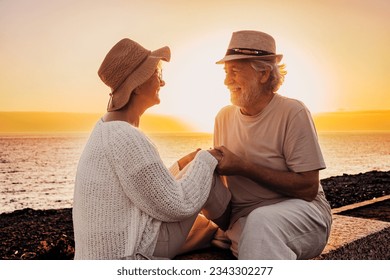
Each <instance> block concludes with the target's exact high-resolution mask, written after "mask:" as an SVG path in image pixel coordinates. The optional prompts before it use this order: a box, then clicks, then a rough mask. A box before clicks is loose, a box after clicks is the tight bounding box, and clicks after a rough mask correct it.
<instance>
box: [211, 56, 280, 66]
mask: <svg viewBox="0 0 390 280" xmlns="http://www.w3.org/2000/svg"><path fill="white" fill-rule="evenodd" d="M274 58H275V59H276V62H277V63H279V62H280V61H281V60H282V58H283V55H282V54H271V55H262V56H258V55H242V54H232V55H226V56H225V57H224V58H222V59H221V60H218V61H217V62H216V64H223V63H225V62H227V61H232V60H246V59H250V60H272V59H274Z"/></svg>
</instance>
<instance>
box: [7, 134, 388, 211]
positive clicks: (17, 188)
mask: <svg viewBox="0 0 390 280" xmlns="http://www.w3.org/2000/svg"><path fill="white" fill-rule="evenodd" d="M149 136H150V138H151V139H152V140H153V141H154V142H155V144H156V146H157V147H158V149H159V152H160V155H161V157H162V158H163V160H164V163H165V164H166V165H167V166H168V165H171V164H172V163H173V162H174V161H175V160H176V159H178V158H180V157H181V156H183V155H185V154H187V153H189V152H191V151H193V150H195V149H196V148H202V149H208V148H210V147H211V146H212V135H210V134H151V135H149ZM87 137H88V135H85V134H84V135H81V134H79V135H40V136H36V135H35V136H20V135H18V136H15V135H14V136H0V213H1V212H9V211H13V210H16V209H22V208H26V207H30V208H34V209H50V208H62V207H71V206H72V197H73V183H74V177H75V174H76V168H77V162H78V159H79V156H80V154H81V152H82V149H83V147H84V145H85V143H86V141H87ZM319 139H320V144H321V148H322V152H323V154H324V157H325V161H326V163H327V166H328V168H327V169H326V170H323V171H321V178H326V177H330V176H334V175H342V174H343V173H348V174H356V173H359V172H366V171H370V170H382V171H387V170H390V132H389V133H322V134H320V135H319Z"/></svg>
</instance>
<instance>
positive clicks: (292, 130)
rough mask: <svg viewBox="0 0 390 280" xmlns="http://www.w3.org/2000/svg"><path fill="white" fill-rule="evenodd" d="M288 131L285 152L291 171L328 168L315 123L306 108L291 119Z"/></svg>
mask: <svg viewBox="0 0 390 280" xmlns="http://www.w3.org/2000/svg"><path fill="white" fill-rule="evenodd" d="M286 129H287V131H286V139H285V145H284V151H283V152H284V155H285V158H286V163H287V166H288V168H289V169H290V170H292V171H294V172H305V171H312V170H320V169H324V168H326V165H325V162H324V159H323V156H322V152H321V148H320V145H319V143H318V137H317V132H316V129H315V126H314V122H313V120H312V117H311V115H310V112H309V111H308V110H307V109H306V108H302V109H301V110H299V111H298V112H297V113H296V114H295V115H294V116H293V117H292V118H291V120H290V121H289V122H288V125H287V128H286Z"/></svg>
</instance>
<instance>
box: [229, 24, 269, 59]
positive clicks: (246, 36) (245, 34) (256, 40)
mask: <svg viewBox="0 0 390 280" xmlns="http://www.w3.org/2000/svg"><path fill="white" fill-rule="evenodd" d="M228 48H229V49H235V48H238V49H254V50H261V51H266V52H269V53H273V54H275V53H276V44H275V40H274V38H273V37H272V36H270V35H268V34H267V33H264V32H260V31H252V30H242V31H237V32H233V35H232V38H231V40H230V43H229V47H228Z"/></svg>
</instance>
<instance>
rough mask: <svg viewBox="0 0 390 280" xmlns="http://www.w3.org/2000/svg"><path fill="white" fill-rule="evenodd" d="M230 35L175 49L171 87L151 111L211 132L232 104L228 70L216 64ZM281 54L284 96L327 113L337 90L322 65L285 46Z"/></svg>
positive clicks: (167, 67) (167, 69) (169, 69)
mask: <svg viewBox="0 0 390 280" xmlns="http://www.w3.org/2000/svg"><path fill="white" fill-rule="evenodd" d="M230 35H231V34H230V33H226V34H224V35H223V36H222V35H217V34H210V36H207V37H206V36H204V37H203V38H197V40H196V41H189V42H187V43H185V44H181V45H178V46H176V47H173V48H172V60H171V62H170V63H165V64H164V65H163V68H164V79H165V81H166V85H165V87H164V88H162V89H161V91H160V98H161V104H160V105H159V106H156V107H154V108H152V109H151V110H150V111H151V112H153V113H164V114H166V113H167V112H169V114H170V115H172V116H178V117H179V118H182V119H185V120H187V121H189V122H190V123H192V124H193V126H194V128H195V129H197V130H198V131H203V132H212V130H213V125H214V118H215V116H216V114H217V113H218V111H219V110H220V109H221V108H222V107H224V106H226V105H228V104H230V93H229V91H228V89H227V88H226V86H225V85H224V78H225V73H224V70H223V66H222V65H217V64H215V62H216V61H217V60H219V59H220V58H222V57H223V56H224V54H225V51H226V48H227V46H228V43H229V40H230ZM278 49H279V50H280V53H282V54H284V58H283V60H282V63H285V64H286V67H287V71H288V74H287V76H286V79H285V83H284V84H283V85H282V87H281V88H280V90H279V93H280V94H282V95H285V96H288V97H291V98H295V99H299V100H301V101H303V102H304V103H305V104H306V106H307V107H308V108H309V109H310V110H311V111H312V112H320V111H322V110H324V106H326V100H329V99H326V98H327V94H326V93H327V92H332V89H330V85H331V83H330V82H328V79H329V77H327V75H326V74H325V73H326V71H325V70H324V69H323V66H321V67H320V65H319V63H321V62H319V61H316V60H315V58H313V57H310V56H308V55H305V54H304V53H303V52H302V51H299V49H298V48H296V47H295V46H293V45H292V44H289V43H286V42H283V43H281V44H280V46H279V48H278Z"/></svg>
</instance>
